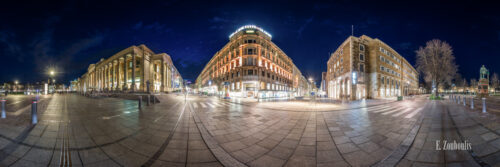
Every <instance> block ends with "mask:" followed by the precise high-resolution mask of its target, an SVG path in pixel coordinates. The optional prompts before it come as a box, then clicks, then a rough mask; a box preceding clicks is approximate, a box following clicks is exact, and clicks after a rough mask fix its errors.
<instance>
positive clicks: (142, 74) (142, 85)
mask: <svg viewBox="0 0 500 167" xmlns="http://www.w3.org/2000/svg"><path fill="white" fill-rule="evenodd" d="M144 52H145V51H144V49H142V60H141V63H140V64H141V65H140V67H139V70H140V76H139V78H140V85H139V90H140V91H143V92H144V91H146V89H145V87H146V86H145V84H146V83H145V82H146V81H145V79H146V75H144V68H145V67H144V63H145V60H146V54H145V53H144Z"/></svg>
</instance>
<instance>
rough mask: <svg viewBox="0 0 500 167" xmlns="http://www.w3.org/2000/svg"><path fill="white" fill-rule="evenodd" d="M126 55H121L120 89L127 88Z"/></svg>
mask: <svg viewBox="0 0 500 167" xmlns="http://www.w3.org/2000/svg"><path fill="white" fill-rule="evenodd" d="M127 66H128V64H127V55H123V86H122V90H127Z"/></svg>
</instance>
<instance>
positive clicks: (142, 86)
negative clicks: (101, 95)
mask: <svg viewBox="0 0 500 167" xmlns="http://www.w3.org/2000/svg"><path fill="white" fill-rule="evenodd" d="M181 88H182V77H181V76H180V74H179V72H178V71H177V69H176V68H175V66H174V65H173V63H172V59H171V58H170V56H169V55H168V54H166V53H160V54H155V53H154V52H153V51H151V50H150V49H149V48H148V47H146V46H145V45H139V46H131V47H129V48H126V49H124V50H122V51H120V52H118V53H116V54H114V55H113V56H111V57H109V58H107V59H104V58H102V59H101V60H100V61H99V62H97V63H95V64H90V66H89V67H88V69H87V72H86V73H85V74H83V75H82V76H81V77H80V78H79V79H78V89H79V91H81V92H89V91H122V92H171V91H176V90H179V89H181Z"/></svg>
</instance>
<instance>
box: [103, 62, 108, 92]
mask: <svg viewBox="0 0 500 167" xmlns="http://www.w3.org/2000/svg"><path fill="white" fill-rule="evenodd" d="M102 72H103V78H104V82H103V84H104V89H108V65H107V64H106V65H104V69H103V71H102Z"/></svg>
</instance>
